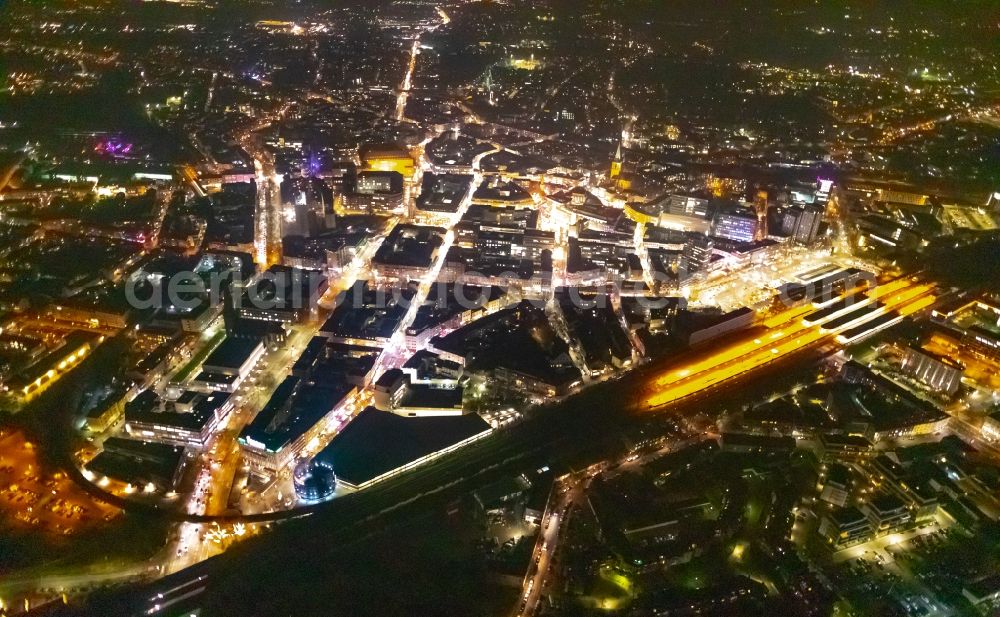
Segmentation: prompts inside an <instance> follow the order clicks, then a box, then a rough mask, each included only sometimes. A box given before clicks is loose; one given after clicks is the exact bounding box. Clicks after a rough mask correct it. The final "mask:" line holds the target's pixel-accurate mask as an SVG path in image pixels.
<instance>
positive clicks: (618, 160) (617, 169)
mask: <svg viewBox="0 0 1000 617" xmlns="http://www.w3.org/2000/svg"><path fill="white" fill-rule="evenodd" d="M622 163H624V160H623V159H622V143H621V142H618V150H617V151H616V152H615V158H614V159H613V160H612V161H611V175H610V177H611V178H612V179H615V178H617V177H618V176H620V175H622Z"/></svg>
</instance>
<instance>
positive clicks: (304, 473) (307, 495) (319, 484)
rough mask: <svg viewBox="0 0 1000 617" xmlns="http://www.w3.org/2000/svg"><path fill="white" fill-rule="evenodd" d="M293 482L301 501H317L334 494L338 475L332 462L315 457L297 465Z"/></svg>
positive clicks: (293, 474)
mask: <svg viewBox="0 0 1000 617" xmlns="http://www.w3.org/2000/svg"><path fill="white" fill-rule="evenodd" d="M292 484H293V485H294V486H295V494H296V496H298V498H299V500H300V501H302V502H305V503H317V502H320V501H323V500H325V499H329V498H330V497H332V496H333V492H334V490H336V488H337V477H336V476H335V475H334V473H333V466H332V465H330V463H328V462H326V461H322V460H316V459H313V460H311V461H302V462H301V463H299V464H298V465H296V466H295V471H294V472H293V473H292Z"/></svg>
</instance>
